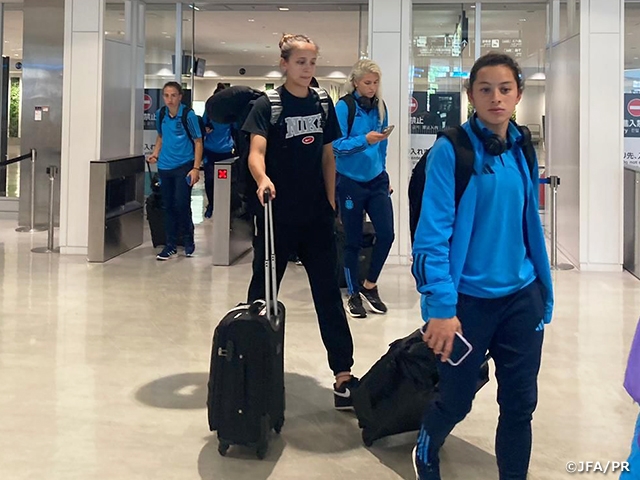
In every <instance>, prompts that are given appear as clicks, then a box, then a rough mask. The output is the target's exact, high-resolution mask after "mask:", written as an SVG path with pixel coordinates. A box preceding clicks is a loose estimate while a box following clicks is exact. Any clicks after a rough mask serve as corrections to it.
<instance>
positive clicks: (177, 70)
mask: <svg viewBox="0 0 640 480" xmlns="http://www.w3.org/2000/svg"><path fill="white" fill-rule="evenodd" d="M175 50H176V52H175V54H174V55H175V58H176V61H175V65H174V69H173V70H174V71H173V73H174V74H175V81H176V82H178V83H179V84H181V85H182V3H176V49H175Z"/></svg>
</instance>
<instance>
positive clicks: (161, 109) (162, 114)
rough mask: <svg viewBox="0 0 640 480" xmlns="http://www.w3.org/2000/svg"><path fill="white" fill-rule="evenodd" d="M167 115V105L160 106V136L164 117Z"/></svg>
mask: <svg viewBox="0 0 640 480" xmlns="http://www.w3.org/2000/svg"><path fill="white" fill-rule="evenodd" d="M166 116H167V106H166V105H165V106H164V107H161V108H160V113H158V119H157V122H158V126H159V128H158V131H159V132H160V136H162V122H164V117H166Z"/></svg>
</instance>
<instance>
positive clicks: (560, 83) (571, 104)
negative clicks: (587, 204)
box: [525, 36, 581, 265]
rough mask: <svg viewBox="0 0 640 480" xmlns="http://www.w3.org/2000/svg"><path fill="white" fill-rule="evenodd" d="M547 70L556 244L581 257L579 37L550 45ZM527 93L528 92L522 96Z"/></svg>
mask: <svg viewBox="0 0 640 480" xmlns="http://www.w3.org/2000/svg"><path fill="white" fill-rule="evenodd" d="M549 55H550V69H549V71H548V72H547V89H546V91H547V95H546V97H547V98H546V101H547V112H548V114H547V120H546V121H547V152H548V158H547V166H548V167H549V168H548V169H547V175H558V176H560V178H561V182H562V183H561V186H560V188H559V189H558V224H559V228H558V243H559V244H560V247H561V249H562V251H563V253H565V255H567V257H569V259H570V260H571V262H572V263H574V264H576V265H577V264H579V258H580V228H581V225H580V88H579V85H580V37H579V36H576V37H573V38H570V39H568V40H565V41H563V42H562V43H560V44H558V45H556V46H555V47H553V48H552V51H551V53H550V54H549ZM528 93H529V92H528V91H527V92H526V93H525V95H527V94H528Z"/></svg>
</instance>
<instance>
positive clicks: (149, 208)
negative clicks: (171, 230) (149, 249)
mask: <svg viewBox="0 0 640 480" xmlns="http://www.w3.org/2000/svg"><path fill="white" fill-rule="evenodd" d="M147 168H148V170H149V179H150V182H151V195H149V196H148V197H147V199H146V200H145V204H144V206H145V210H146V212H147V221H148V222H149V230H150V232H151V243H152V244H153V248H156V247H158V246H160V245H166V243H167V236H166V233H165V229H164V210H163V209H162V195H161V194H160V180H159V179H158V174H154V173H153V172H152V171H151V166H150V165H149V163H148V162H147ZM177 243H178V246H182V245H183V243H184V242H183V239H182V236H181V235H178V242H177Z"/></svg>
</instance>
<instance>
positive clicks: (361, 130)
mask: <svg viewBox="0 0 640 480" xmlns="http://www.w3.org/2000/svg"><path fill="white" fill-rule="evenodd" d="M353 95H354V96H355V97H356V98H358V97H360V95H359V94H358V92H354V93H353ZM336 116H337V117H338V122H339V123H340V129H341V130H342V135H343V136H342V138H339V139H338V140H335V141H334V142H333V153H334V154H335V156H336V170H337V171H338V173H339V174H341V175H344V176H345V177H349V178H350V179H352V180H355V181H356V182H368V181H370V180H373V179H374V178H376V177H377V176H378V175H380V174H381V173H382V172H384V170H385V168H386V160H387V145H388V143H389V142H388V140H383V141H382V142H378V143H376V144H375V145H369V143H368V142H367V133H369V132H371V131H376V132H380V131H382V129H384V128H385V127H387V125H388V120H387V115H385V118H384V121H383V122H380V113H379V111H378V109H377V108H374V109H372V110H371V111H369V112H367V111H365V110H364V109H363V108H362V107H361V106H360V105H359V104H358V103H357V102H356V116H355V118H354V119H353V126H352V128H351V134H350V135H349V136H348V137H347V136H346V135H347V131H348V128H349V126H348V122H347V120H348V117H349V108H348V107H347V104H346V102H345V101H344V100H340V101H339V102H338V103H337V104H336Z"/></svg>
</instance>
